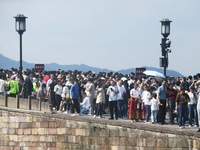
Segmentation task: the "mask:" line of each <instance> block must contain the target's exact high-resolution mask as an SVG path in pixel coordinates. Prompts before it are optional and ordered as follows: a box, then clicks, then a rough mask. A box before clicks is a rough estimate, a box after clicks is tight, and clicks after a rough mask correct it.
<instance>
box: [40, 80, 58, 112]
mask: <svg viewBox="0 0 200 150" xmlns="http://www.w3.org/2000/svg"><path fill="white" fill-rule="evenodd" d="M43 84H45V83H43ZM54 92H55V101H56V109H57V111H58V110H59V108H60V102H61V99H62V98H61V94H62V85H61V81H60V80H58V81H57V84H56V85H55V86H54Z"/></svg>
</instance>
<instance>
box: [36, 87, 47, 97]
mask: <svg viewBox="0 0 200 150" xmlns="http://www.w3.org/2000/svg"><path fill="white" fill-rule="evenodd" d="M45 95H46V84H42V86H41V87H39V89H38V92H37V96H36V97H37V99H38V100H39V99H40V98H41V99H42V100H44V99H45Z"/></svg>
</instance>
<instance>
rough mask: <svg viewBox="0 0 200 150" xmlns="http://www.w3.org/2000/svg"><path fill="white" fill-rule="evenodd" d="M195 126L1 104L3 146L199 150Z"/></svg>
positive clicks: (6, 149)
mask: <svg viewBox="0 0 200 150" xmlns="http://www.w3.org/2000/svg"><path fill="white" fill-rule="evenodd" d="M199 138H200V135H199V134H197V133H196V132H195V131H193V130H184V131H183V130H180V129H178V128H174V129H169V128H166V127H165V126H149V125H147V124H144V123H143V124H137V123H136V124H133V123H130V122H126V121H123V120H122V121H119V120H118V121H108V120H106V119H99V120H97V119H91V118H89V117H84V116H73V117H72V116H70V115H63V114H50V113H41V112H31V111H25V110H19V109H10V108H5V107H0V150H140V149H141V150H171V149H173V150H199V149H200V139H199Z"/></svg>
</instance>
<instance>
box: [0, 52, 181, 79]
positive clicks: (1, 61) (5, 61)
mask: <svg viewBox="0 0 200 150" xmlns="http://www.w3.org/2000/svg"><path fill="white" fill-rule="evenodd" d="M34 67H35V64H32V63H28V62H25V61H23V69H27V68H28V69H32V68H34ZM0 68H2V69H11V68H17V69H18V68H19V61H15V60H12V59H10V58H7V57H5V56H3V55H2V54H0ZM57 69H61V70H64V71H67V70H79V71H84V72H85V71H94V72H97V73H99V72H119V73H122V74H129V73H131V72H135V68H130V69H123V70H118V71H113V70H109V69H104V68H103V69H102V68H97V67H90V66H87V65H85V64H80V65H76V64H74V65H59V64H57V63H50V64H45V70H57ZM146 69H147V70H154V71H158V72H160V73H163V69H162V68H155V67H146ZM167 75H168V76H174V77H177V76H183V75H182V74H181V73H179V72H177V71H174V70H167Z"/></svg>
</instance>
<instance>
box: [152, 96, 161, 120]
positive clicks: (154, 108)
mask: <svg viewBox="0 0 200 150" xmlns="http://www.w3.org/2000/svg"><path fill="white" fill-rule="evenodd" d="M156 97H157V95H156V93H152V98H151V101H150V104H151V123H152V124H154V123H156V122H157V114H158V110H159V105H158V100H157V99H156Z"/></svg>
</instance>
